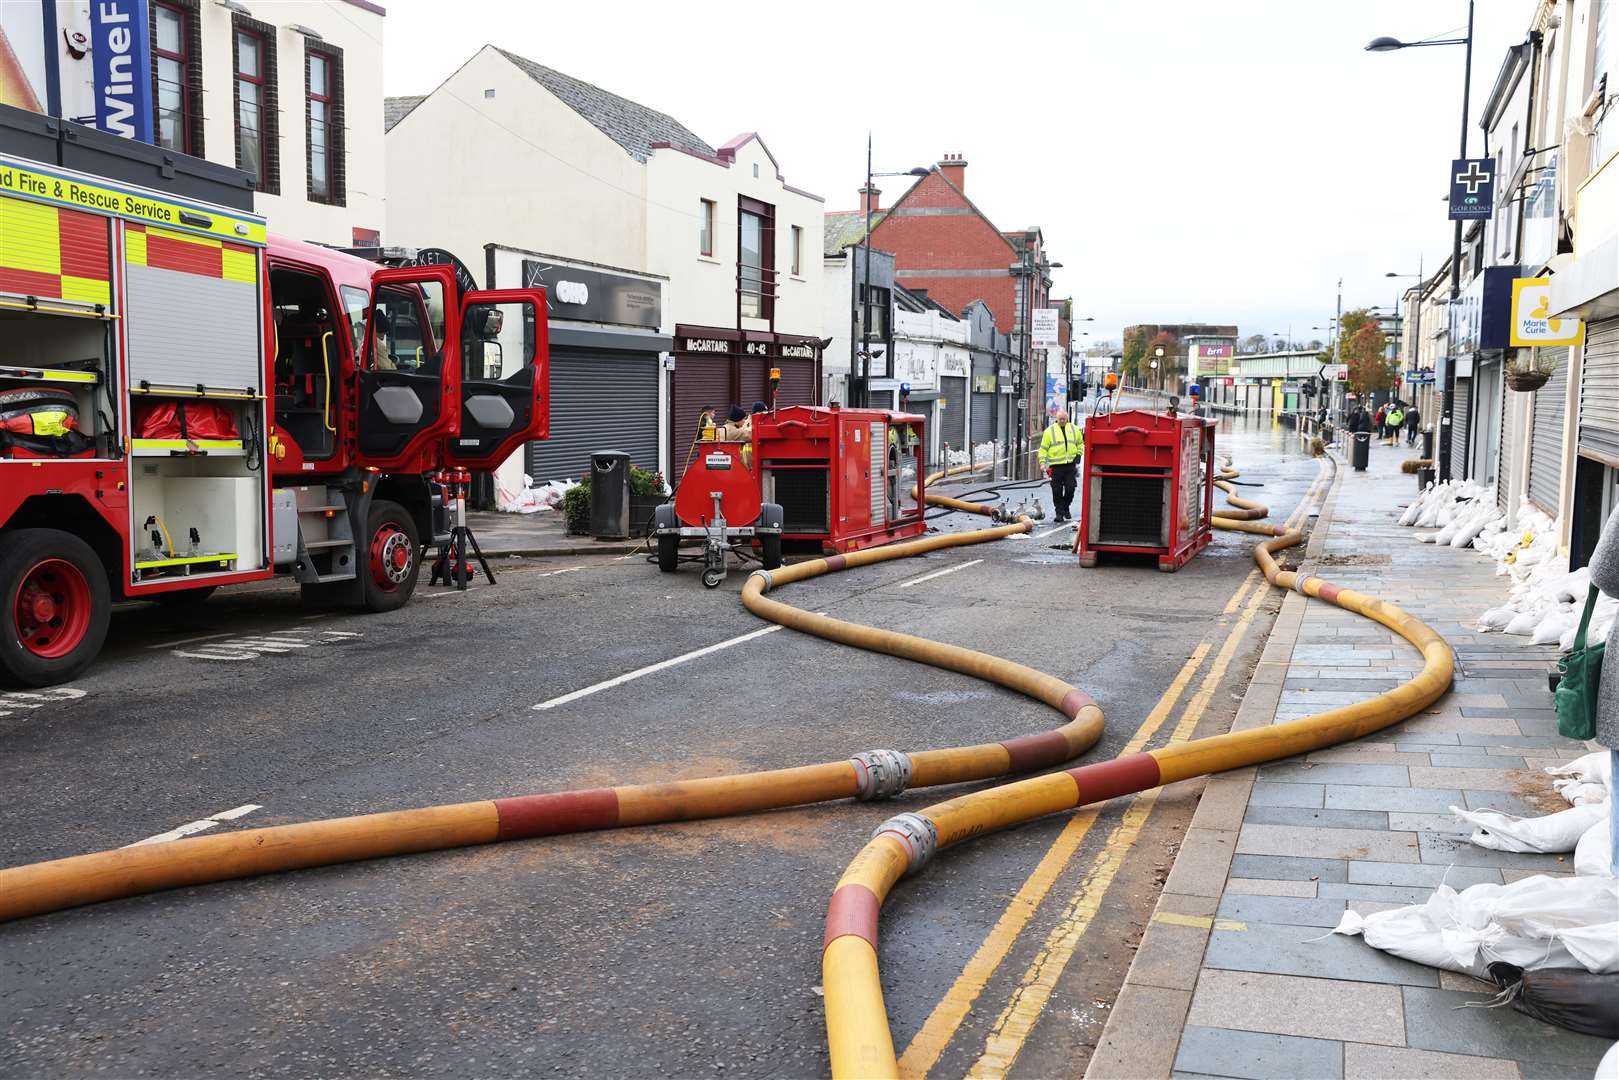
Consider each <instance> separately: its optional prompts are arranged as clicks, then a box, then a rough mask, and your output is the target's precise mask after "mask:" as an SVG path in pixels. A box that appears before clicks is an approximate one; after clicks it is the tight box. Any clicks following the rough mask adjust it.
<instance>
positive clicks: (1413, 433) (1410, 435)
mask: <svg viewBox="0 0 1619 1080" xmlns="http://www.w3.org/2000/svg"><path fill="white" fill-rule="evenodd" d="M1421 430H1422V413H1421V412H1420V411H1419V410H1418V409H1417V403H1416V402H1414V401H1413V402H1412V403H1411V407H1410V408H1409V409H1407V410H1405V445H1407V446H1414V445H1416V441H1417V432H1419V431H1421Z"/></svg>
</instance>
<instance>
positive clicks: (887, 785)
mask: <svg viewBox="0 0 1619 1080" xmlns="http://www.w3.org/2000/svg"><path fill="white" fill-rule="evenodd" d="M849 763H850V764H851V765H853V766H854V774H855V782H856V785H857V786H856V788H855V794H854V797H855V798H856V799H858V800H860V801H861V802H871V801H872V800H873V799H891V798H893V797H894V796H895V795H898V794H899V793H900V792H902V791H904V790H905V789H906V788H907V787H909V786H910V783H911V758H910V755H908V754H902V753H900V752H899V751H898V750H862V751H861V752H860V753H858V754H856V755H855V756H854V757H852V758H850V759H849Z"/></svg>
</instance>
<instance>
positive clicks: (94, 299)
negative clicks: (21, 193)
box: [0, 199, 112, 304]
mask: <svg viewBox="0 0 1619 1080" xmlns="http://www.w3.org/2000/svg"><path fill="white" fill-rule="evenodd" d="M107 229H108V222H107V219H106V218H104V217H100V216H98V215H96V214H86V213H83V212H82V211H79V210H69V209H66V208H64V207H56V206H46V205H43V204H40V203H31V202H24V201H23V200H21V199H0V292H6V293H14V294H16V295H19V296H35V297H39V298H40V299H50V300H67V301H71V302H74V303H80V304H109V303H111V302H112V284H111V280H112V268H111V253H110V244H109V240H108V233H107Z"/></svg>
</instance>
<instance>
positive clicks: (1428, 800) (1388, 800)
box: [1323, 784, 1462, 814]
mask: <svg viewBox="0 0 1619 1080" xmlns="http://www.w3.org/2000/svg"><path fill="white" fill-rule="evenodd" d="M1323 801H1324V803H1325V805H1326V807H1327V809H1329V810H1384V811H1389V812H1400V813H1411V814H1422V813H1438V812H1442V811H1444V810H1446V809H1448V808H1450V807H1452V806H1460V805H1462V793H1461V791H1460V790H1459V789H1455V788H1387V787H1379V788H1366V787H1353V786H1350V785H1347V784H1328V785H1326V789H1325V791H1324V792H1323Z"/></svg>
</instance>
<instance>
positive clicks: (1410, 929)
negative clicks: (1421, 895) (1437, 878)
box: [1333, 875, 1619, 976]
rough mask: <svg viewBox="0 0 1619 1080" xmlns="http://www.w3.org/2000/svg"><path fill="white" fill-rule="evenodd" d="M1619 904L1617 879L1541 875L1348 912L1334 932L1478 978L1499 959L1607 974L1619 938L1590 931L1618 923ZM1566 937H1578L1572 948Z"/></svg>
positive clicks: (1618, 952) (1618, 951)
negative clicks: (1609, 938) (1356, 936)
mask: <svg viewBox="0 0 1619 1080" xmlns="http://www.w3.org/2000/svg"><path fill="white" fill-rule="evenodd" d="M1616 905H1619V882H1615V881H1613V880H1612V879H1604V878H1592V877H1572V878H1570V877H1555V878H1554V877H1546V876H1543V875H1536V876H1534V877H1527V878H1523V879H1522V880H1520V881H1515V882H1513V883H1512V884H1510V885H1493V884H1490V883H1488V882H1485V883H1482V884H1478V885H1473V886H1469V887H1468V888H1466V889H1463V890H1462V891H1461V892H1457V891H1456V890H1455V889H1452V888H1451V887H1450V886H1448V885H1444V884H1441V885H1440V886H1439V887H1438V888H1437V889H1435V890H1434V893H1433V895H1432V896H1431V897H1429V898H1428V901H1427V903H1424V904H1416V905H1412V906H1410V907H1403V908H1395V909H1393V910H1390V911H1379V912H1374V913H1373V914H1370V915H1366V916H1361V915H1358V914H1357V913H1355V912H1353V911H1351V912H1346V913H1345V915H1344V917H1343V918H1342V919H1340V920H1339V922H1338V925H1337V926H1336V927H1334V928H1333V933H1337V934H1360V935H1361V937H1363V938H1364V939H1365V940H1366V943H1367V944H1368V945H1371V946H1373V947H1374V948H1379V949H1382V950H1384V951H1385V952H1389V953H1393V954H1394V955H1395V956H1400V957H1404V958H1405V959H1407V960H1414V961H1416V962H1417V963H1419V964H1427V965H1428V966H1430V967H1439V968H1444V969H1446V970H1449V971H1461V972H1467V973H1469V974H1473V975H1477V976H1482V975H1483V974H1484V971H1485V968H1486V967H1487V966H1488V965H1489V964H1491V963H1493V962H1494V961H1497V960H1504V961H1506V962H1507V963H1510V964H1514V965H1516V966H1518V967H1521V968H1523V969H1524V970H1526V971H1534V970H1538V969H1540V968H1557V967H1565V968H1566V967H1582V968H1584V969H1585V970H1587V971H1594V972H1596V973H1598V974H1603V973H1607V972H1611V971H1619V941H1615V942H1614V943H1613V944H1612V945H1611V946H1609V947H1606V948H1605V947H1604V944H1603V942H1602V941H1601V940H1600V939H1597V940H1592V939H1593V938H1597V937H1598V936H1597V935H1596V934H1594V933H1588V932H1587V931H1586V929H1585V928H1589V927H1598V926H1602V925H1604V924H1606V923H1610V922H1612V921H1613V912H1614V910H1615V906H1616ZM1565 932H1572V933H1573V937H1574V947H1573V948H1572V949H1571V948H1570V947H1569V945H1568V943H1567V942H1565V940H1564V936H1563V935H1564V933H1565ZM1588 965H1594V966H1588Z"/></svg>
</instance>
